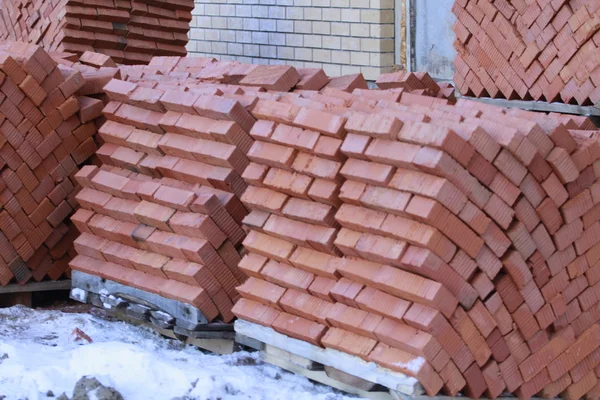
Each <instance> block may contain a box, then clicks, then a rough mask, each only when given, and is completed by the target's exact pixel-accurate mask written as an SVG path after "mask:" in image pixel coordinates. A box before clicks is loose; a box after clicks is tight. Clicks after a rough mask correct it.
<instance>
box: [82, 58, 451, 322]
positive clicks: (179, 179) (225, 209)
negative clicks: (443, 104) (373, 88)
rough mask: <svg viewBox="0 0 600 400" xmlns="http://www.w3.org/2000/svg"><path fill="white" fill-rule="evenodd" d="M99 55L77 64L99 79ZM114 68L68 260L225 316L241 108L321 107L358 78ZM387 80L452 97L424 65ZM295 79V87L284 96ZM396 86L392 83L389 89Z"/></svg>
mask: <svg viewBox="0 0 600 400" xmlns="http://www.w3.org/2000/svg"><path fill="white" fill-rule="evenodd" d="M92 57H93V58H94V62H93V63H92V62H91V61H90V60H89V59H90V58H92ZM97 58H98V55H97V54H95V55H91V54H88V55H87V56H86V55H85V54H84V56H83V57H82V58H81V59H80V63H82V62H83V63H86V64H90V65H94V66H96V67H98V66H104V67H105V68H104V70H106V73H105V74H100V75H102V77H103V79H106V77H108V76H109V73H111V72H112V71H113V68H111V67H110V66H108V65H105V64H106V63H105V62H102V60H100V59H97ZM233 68H235V69H236V70H235V72H234V73H229V72H227V71H232V69H233ZM119 73H120V75H121V76H122V77H123V78H124V79H127V80H128V81H121V80H117V79H114V80H111V81H110V82H109V83H108V84H107V85H106V86H105V87H104V92H105V93H106V95H107V96H108V98H109V100H112V101H110V102H108V104H107V105H106V107H105V109H104V116H105V118H106V119H107V122H106V123H105V124H104V125H103V126H102V127H101V128H100V130H99V134H100V138H101V139H102V141H103V142H105V144H104V145H103V146H102V147H101V148H100V149H99V150H98V152H97V156H98V157H99V159H100V160H101V161H102V164H103V165H102V166H101V167H99V168H98V167H92V166H89V167H85V168H83V169H82V170H81V172H80V173H79V174H78V175H77V176H76V178H77V180H78V182H79V183H80V184H81V186H83V190H82V191H81V192H80V193H79V194H78V196H77V200H78V202H79V204H80V205H81V206H82V209H80V210H79V211H77V213H76V214H75V215H74V216H73V218H72V220H73V222H74V223H75V225H76V226H77V227H78V229H79V230H80V231H81V232H82V234H81V236H80V237H79V238H78V239H77V240H76V241H75V247H76V250H77V252H78V254H79V256H78V257H77V258H76V259H74V260H73V261H72V263H71V266H72V267H73V268H74V269H78V270H81V271H85V272H87V273H91V274H95V275H100V276H103V277H104V278H106V279H111V280H115V281H117V282H120V283H123V284H126V285H131V286H134V287H137V288H140V289H142V290H147V291H150V292H154V293H158V294H161V295H163V296H165V297H168V298H175V299H177V300H180V301H184V302H186V303H190V304H193V305H195V306H197V307H199V308H200V309H201V310H202V311H203V312H204V313H205V315H206V316H207V317H208V318H209V319H214V318H217V317H220V318H221V319H222V320H224V321H230V320H231V319H232V318H233V314H232V312H231V308H232V307H233V303H234V302H235V301H236V300H237V298H238V295H237V292H236V290H235V287H236V286H238V285H240V284H242V283H243V282H244V281H245V279H246V275H245V274H244V273H243V272H242V271H241V269H239V268H238V267H237V264H238V262H239V261H240V259H241V257H240V252H239V251H238V249H239V250H241V242H242V240H243V239H244V237H245V233H244V231H243V230H242V228H241V225H242V220H243V219H244V217H246V215H247V209H246V207H244V206H243V204H242V203H241V202H240V200H239V199H240V198H241V197H242V194H243V193H244V192H245V191H246V187H247V185H248V182H250V184H251V182H252V180H251V178H248V179H244V178H246V177H242V174H243V173H244V171H246V169H247V168H249V169H250V170H252V169H253V168H254V167H256V166H258V165H257V164H254V163H251V162H250V160H251V159H252V158H253V157H254V155H252V154H250V151H251V149H252V146H253V144H254V139H253V138H252V137H251V135H250V133H251V132H252V131H253V129H254V125H255V118H254V117H253V116H252V115H251V114H250V113H249V111H248V109H256V107H254V106H256V105H257V102H258V101H259V99H261V98H268V99H272V100H273V101H272V104H274V106H275V107H277V106H278V103H276V102H275V100H278V99H282V98H285V99H289V101H290V102H297V103H298V104H308V103H310V104H312V106H313V107H314V108H324V107H326V106H327V107H328V106H329V105H328V104H327V102H326V101H325V100H326V99H327V98H328V94H327V93H328V92H327V91H329V90H332V91H334V92H335V93H338V92H340V89H343V90H346V91H352V90H354V91H355V94H350V93H348V92H343V93H346V94H347V95H348V96H350V98H352V99H360V97H361V96H360V95H358V94H360V93H361V92H364V91H367V90H366V88H367V84H366V82H365V81H364V78H363V77H362V75H353V76H347V77H342V78H337V79H332V80H329V78H328V77H327V76H326V75H325V74H324V73H323V71H322V70H317V69H314V70H309V69H306V70H300V71H296V70H295V69H294V68H291V67H285V66H276V67H271V66H260V67H257V66H250V65H244V64H240V63H228V62H225V63H221V62H217V61H215V60H214V59H199V58H198V59H184V58H176V57H158V58H155V59H154V60H153V61H152V62H151V63H150V65H149V66H129V67H120V68H119ZM98 74H99V72H98ZM199 74H202V78H200V77H198V75H199ZM394 79H395V80H396V81H397V82H396V83H398V82H404V81H407V82H410V85H411V86H410V90H414V91H420V92H419V93H424V92H426V91H427V93H431V94H436V95H438V94H439V95H440V96H443V95H445V94H449V95H452V94H453V89H452V88H444V89H442V88H439V87H432V85H431V84H429V85H430V87H429V88H428V87H427V86H426V85H425V84H423V83H422V81H424V82H429V80H430V78H429V77H428V75H426V74H425V75H424V74H420V75H414V74H407V75H405V74H402V75H394V76H392V77H391V79H388V80H391V81H393V80H394ZM202 80H206V81H209V83H206V82H202ZM222 82H227V83H222ZM230 83H235V84H230ZM382 84H383V83H382ZM388 84H389V83H388ZM325 85H327V87H328V88H326V89H325V91H324V93H325V94H323V95H320V94H319V93H318V90H319V89H321V88H322V87H323V86H325ZM334 87H335V88H339V89H333V88H334ZM406 87H407V88H408V86H406ZM296 88H297V89H298V92H297V93H293V94H292V93H287V92H288V91H289V90H292V89H296ZM267 89H268V90H270V91H269V92H267ZM278 90H279V91H281V92H278ZM433 90H435V91H433ZM401 92H402V90H401V89H400V88H395V89H394V92H392V97H394V98H399V96H400V94H401ZM340 93H342V92H340ZM357 93H358V94H357ZM317 95H319V96H323V97H322V100H323V101H325V102H324V103H321V102H319V101H317V98H318V96H317ZM312 96H317V97H315V100H310V99H309V98H308V97H312ZM331 98H333V97H331ZM319 100H321V99H320V98H319ZM357 104H358V102H357ZM255 111H256V110H255ZM257 129H259V128H257ZM340 145H341V140H339V139H333V138H332V139H331V140H328V138H325V137H324V138H322V139H321V140H320V141H319V146H320V147H322V151H323V152H324V153H322V154H321V155H322V156H325V157H330V158H331V159H332V160H335V159H337V158H340V157H341V158H340V160H343V156H342V155H341V153H340V152H339V146H340ZM332 162H334V161H332ZM338 163H339V162H338ZM249 166H250V167H249ZM259 168H260V166H259ZM278 179H279V178H278ZM331 183H332V182H329V181H328V180H327V177H324V179H323V180H322V182H321V185H322V188H321V189H319V190H320V192H317V190H318V188H317V186H314V189H313V190H314V191H316V192H315V193H316V195H318V193H321V196H322V199H323V201H327V200H326V199H327V196H329V197H330V201H337V200H335V199H336V197H337V196H336V195H335V191H336V188H335V184H334V185H333V186H332V185H331ZM252 190H253V189H252V188H251V189H250V190H249V192H248V193H251V191H252ZM290 206H291V205H290ZM329 217H330V223H334V222H333V220H331V217H332V215H330V216H329ZM335 226H337V224H335ZM321 231H323V229H321V230H319V232H321ZM334 232H335V230H329V233H330V237H329V243H325V245H326V246H329V249H330V250H331V251H333V245H332V242H331V240H332V239H333V236H332V235H331V234H332V233H334ZM324 240H326V239H324Z"/></svg>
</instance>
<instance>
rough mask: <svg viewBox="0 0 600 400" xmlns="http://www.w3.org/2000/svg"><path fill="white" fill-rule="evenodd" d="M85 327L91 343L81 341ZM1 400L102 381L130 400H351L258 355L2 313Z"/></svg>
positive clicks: (34, 314) (61, 317)
mask: <svg viewBox="0 0 600 400" xmlns="http://www.w3.org/2000/svg"><path fill="white" fill-rule="evenodd" d="M75 328H79V329H80V330H81V331H83V332H85V333H86V334H87V335H88V336H90V337H91V339H92V340H93V343H91V344H88V343H87V342H85V341H78V342H75V341H74V340H73V338H72V335H71V333H72V332H73V330H74V329H75ZM2 354H6V355H7V356H8V357H7V358H5V359H4V360H2V362H0V397H2V396H6V398H5V399H6V400H18V399H24V398H28V399H29V400H38V399H46V395H45V394H46V393H47V392H48V391H49V390H51V391H52V392H53V393H55V394H56V395H57V396H58V395H60V394H61V393H66V394H67V395H68V396H69V397H70V396H72V394H73V389H74V386H75V383H76V382H77V381H78V380H79V379H80V378H81V377H82V376H86V375H87V376H93V377H96V378H97V379H98V380H99V381H100V382H101V383H102V384H103V385H105V386H108V387H113V388H114V389H116V390H117V391H119V392H120V393H121V394H122V395H123V397H124V398H125V399H126V400H168V399H172V398H174V397H183V396H188V397H187V398H189V399H198V400H209V399H216V398H221V399H223V400H262V399H265V400H267V399H268V400H284V399H285V400H288V399H292V398H293V399H294V400H345V399H350V398H351V397H349V396H344V395H342V394H339V393H337V392H334V391H332V390H331V389H330V388H327V387H324V386H320V385H315V384H313V383H311V382H310V381H308V380H307V379H306V378H303V377H301V376H298V375H294V374H290V373H288V372H285V371H283V370H281V369H279V368H277V367H274V366H271V365H268V364H264V363H262V362H261V361H260V360H259V358H258V354H257V353H247V352H240V353H235V354H233V355H228V356H218V355H211V354H205V353H203V352H201V351H199V350H197V349H196V348H193V347H191V346H184V345H182V344H180V343H179V342H177V341H173V340H169V339H164V338H162V337H160V336H159V335H157V334H156V333H155V332H153V331H151V330H149V329H146V328H140V327H134V326H132V325H128V324H126V323H123V322H118V321H108V320H105V319H102V318H98V317H95V316H93V315H90V314H70V313H63V312H60V311H40V310H32V309H29V308H25V307H20V306H17V307H11V308H5V309H0V355H2Z"/></svg>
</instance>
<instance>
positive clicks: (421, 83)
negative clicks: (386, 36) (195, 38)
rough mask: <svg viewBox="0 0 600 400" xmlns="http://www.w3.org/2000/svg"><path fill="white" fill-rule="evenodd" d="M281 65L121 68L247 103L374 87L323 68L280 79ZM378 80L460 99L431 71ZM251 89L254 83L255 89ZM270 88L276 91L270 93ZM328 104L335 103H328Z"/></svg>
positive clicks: (157, 62)
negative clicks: (211, 87) (296, 77)
mask: <svg viewBox="0 0 600 400" xmlns="http://www.w3.org/2000/svg"><path fill="white" fill-rule="evenodd" d="M280 68H281V67H280V66H276V65H274V66H264V65H260V66H259V65H252V64H243V63H240V62H237V61H217V60H216V59H214V58H201V57H197V58H179V57H155V58H153V59H152V60H151V61H150V63H149V65H148V66H122V67H121V68H120V70H121V75H122V79H124V80H127V81H129V82H134V83H138V82H143V84H144V85H160V86H165V85H168V86H182V87H186V88H194V87H196V86H197V85H198V84H199V83H201V85H200V87H202V88H205V89H207V88H208V87H209V86H208V85H209V84H214V85H216V86H215V89H218V90H221V91H225V95H227V96H228V97H231V98H236V99H237V100H238V101H240V102H241V103H242V104H244V105H245V106H247V107H249V106H251V105H253V103H251V102H250V101H251V99H254V98H256V97H258V98H272V97H273V96H280V97H281V96H284V97H298V96H302V97H305V98H308V97H309V96H311V95H319V94H321V93H318V92H319V91H321V90H322V89H324V88H327V90H329V89H337V90H341V91H344V92H348V93H352V92H353V91H354V90H356V89H359V90H366V89H368V88H369V87H368V84H367V81H366V80H365V78H364V77H363V75H362V74H351V75H344V76H338V77H331V78H330V77H328V76H327V75H326V74H325V72H324V71H323V70H322V69H317V68H298V69H295V70H294V71H295V72H296V73H297V74H298V75H299V79H300V80H299V81H298V82H296V83H294V82H295V80H294V79H292V77H288V78H287V79H284V80H280V79H279V75H278V74H279V70H280ZM273 72H274V73H273ZM290 79H291V80H290ZM376 84H377V87H378V88H380V89H386V90H390V91H392V92H394V91H396V92H398V91H400V92H405V93H411V94H417V95H425V96H431V97H437V98H443V99H448V100H449V101H450V102H454V101H455V100H456V98H455V89H454V86H452V85H451V84H449V83H436V82H435V81H434V80H433V79H432V78H431V76H430V75H429V74H428V73H426V72H417V73H409V72H405V71H399V72H395V73H390V74H384V75H381V76H380V77H379V79H378V80H377V82H376ZM223 85H226V86H223ZM249 87H254V88H255V90H252V89H250V88H249ZM266 91H269V92H271V93H269V94H266V93H264V92H266ZM278 92H279V93H278ZM282 92H287V93H288V94H285V93H282ZM289 93H294V94H289ZM236 95H246V96H247V97H242V96H237V97H232V96H236ZM325 103H326V104H327V105H329V104H328V103H327V102H325ZM338 103H339V99H338Z"/></svg>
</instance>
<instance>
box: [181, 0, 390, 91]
mask: <svg viewBox="0 0 600 400" xmlns="http://www.w3.org/2000/svg"><path fill="white" fill-rule="evenodd" d="M395 3H398V0H196V8H195V10H194V12H193V14H194V18H193V21H192V29H191V32H190V42H189V44H188V52H189V53H190V55H192V56H194V55H196V56H212V57H215V58H217V59H220V60H238V61H240V62H247V63H262V64H288V65H293V66H296V67H305V68H323V69H324V70H325V72H326V73H327V74H328V75H329V76H338V75H345V74H353V73H358V72H361V73H363V74H364V76H365V78H366V79H368V80H374V79H376V78H377V76H379V75H380V74H382V73H384V72H389V71H391V70H392V69H393V68H394V65H395V51H396V50H397V49H396V43H397V42H396V41H395V36H396V35H395V32H396V25H395V12H394V10H395Z"/></svg>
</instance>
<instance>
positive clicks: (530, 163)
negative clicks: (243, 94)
mask: <svg viewBox="0 0 600 400" xmlns="http://www.w3.org/2000/svg"><path fill="white" fill-rule="evenodd" d="M389 78H390V77H388V76H386V77H382V78H381V79H380V82H384V81H387V80H391V81H392V82H391V83H389V86H388V89H387V90H379V91H377V90H362V89H356V90H354V91H353V92H352V93H348V92H344V91H339V90H336V89H331V88H327V87H326V88H324V89H322V90H320V91H319V93H312V92H306V93H302V94H301V97H299V98H298V97H294V96H289V95H281V97H279V98H270V99H269V98H260V99H259V100H258V101H257V102H256V103H255V104H254V105H253V106H252V107H251V113H252V115H253V116H254V117H255V118H256V120H257V122H256V123H255V124H254V126H253V127H252V129H251V131H250V135H252V137H253V138H254V140H255V142H254V144H253V145H252V147H251V149H250V150H249V152H248V159H249V160H250V164H249V165H248V167H247V168H246V170H245V172H244V174H243V177H244V179H245V180H246V181H247V182H248V184H249V187H248V189H247V190H246V192H245V193H244V195H243V197H242V201H243V202H244V204H245V205H246V206H247V207H248V209H249V210H251V212H250V214H249V215H248V216H247V217H246V218H245V219H244V224H245V226H246V229H248V230H249V234H248V236H247V237H246V239H245V241H244V246H245V248H246V250H247V251H248V254H246V255H245V256H244V257H243V259H242V261H241V262H240V264H239V267H240V268H241V269H242V270H243V271H244V272H245V273H246V274H247V275H248V276H249V279H248V280H247V281H246V282H245V283H244V284H243V285H241V286H240V287H238V289H237V290H238V292H239V294H240V296H241V297H242V298H241V299H240V300H239V301H238V302H237V303H236V305H235V307H234V309H233V311H234V313H235V315H236V316H238V317H239V318H241V319H244V320H247V321H251V322H254V323H258V324H261V325H265V326H269V327H272V328H273V329H274V330H275V331H277V332H279V333H282V334H285V335H288V336H290V337H293V338H296V339H300V340H303V341H306V342H309V343H312V344H314V345H317V346H322V347H325V348H332V349H336V350H339V351H342V352H346V353H349V354H352V355H356V356H358V357H360V358H362V359H364V360H366V361H372V362H375V363H377V364H379V365H380V366H383V367H386V368H389V369H392V370H395V371H399V372H402V373H405V374H407V375H409V376H412V377H415V378H417V379H418V380H419V381H420V382H421V384H422V385H423V386H424V388H425V390H426V391H427V393H428V394H429V395H436V394H438V393H440V392H442V393H445V394H448V395H452V396H455V395H457V394H458V393H462V394H463V395H466V396H469V397H472V398H479V397H481V396H487V397H490V398H495V397H498V396H499V395H500V394H501V393H503V392H512V393H514V394H516V395H517V396H519V397H520V398H522V399H527V398H530V397H532V396H534V395H536V394H538V393H539V394H540V395H542V396H544V397H549V398H552V397H555V396H557V395H562V396H563V397H565V398H568V399H579V398H581V397H583V396H584V395H587V396H588V397H590V398H597V397H598V396H599V395H600V383H599V382H600V381H599V380H598V376H600V367H599V365H600V327H599V326H598V324H597V322H598V321H600V211H599V210H600V205H599V204H600V191H599V189H600V182H599V181H598V172H597V171H598V166H599V165H600V164H599V160H600V148H599V146H598V136H599V133H598V131H597V130H595V128H594V126H593V125H592V124H591V122H590V121H589V120H588V119H586V118H582V117H572V116H563V115H554V114H550V115H546V114H536V113H530V112H525V111H520V110H507V109H502V108H497V107H493V106H487V105H484V104H481V103H476V102H471V101H465V100H459V101H458V102H457V103H456V104H455V105H451V104H449V103H448V101H447V100H445V99H440V98H434V97H426V96H421V95H416V94H412V93H408V92H407V91H404V90H402V88H403V87H406V85H407V82H406V81H401V80H400V82H396V83H394V82H393V81H394V79H389ZM382 85H383V83H382ZM390 87H391V88H390ZM431 90H432V91H434V90H435V88H434V87H433V88H431ZM305 95H306V97H305Z"/></svg>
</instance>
